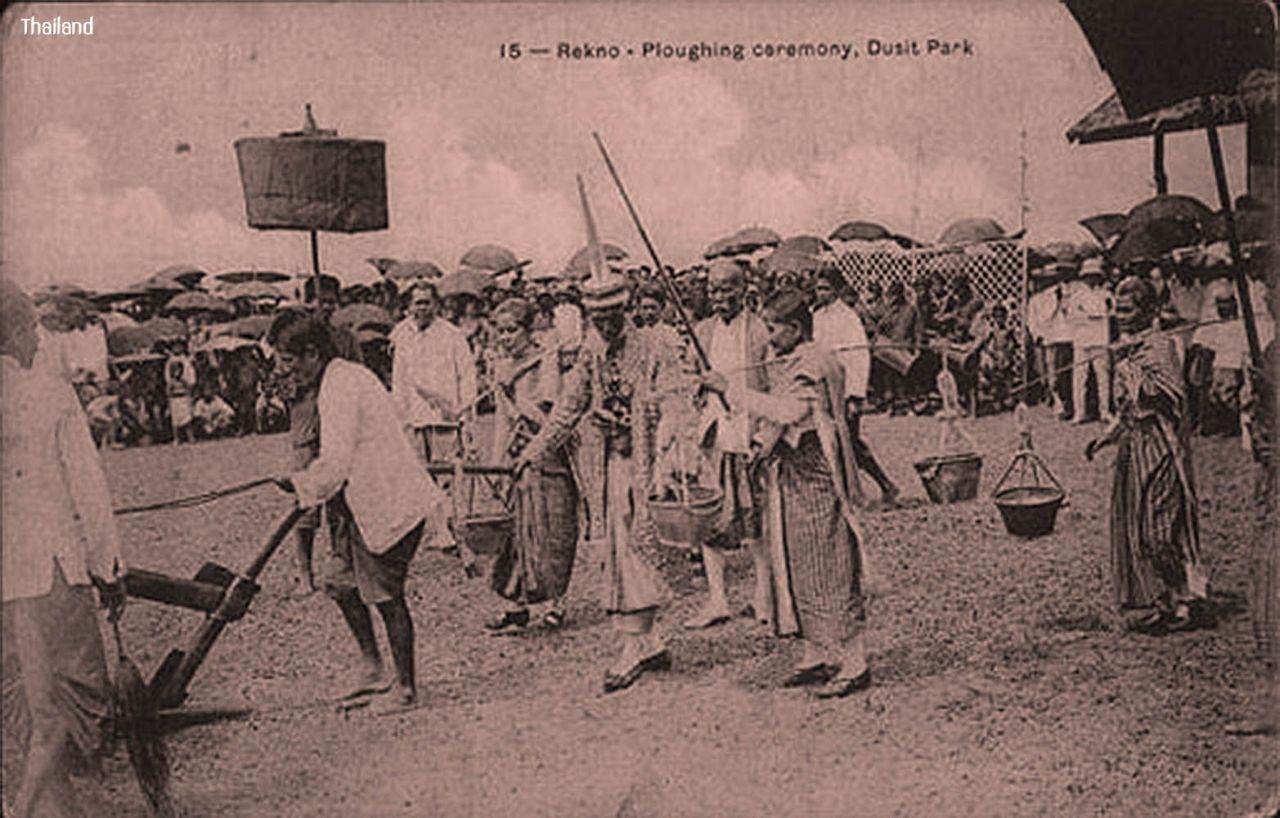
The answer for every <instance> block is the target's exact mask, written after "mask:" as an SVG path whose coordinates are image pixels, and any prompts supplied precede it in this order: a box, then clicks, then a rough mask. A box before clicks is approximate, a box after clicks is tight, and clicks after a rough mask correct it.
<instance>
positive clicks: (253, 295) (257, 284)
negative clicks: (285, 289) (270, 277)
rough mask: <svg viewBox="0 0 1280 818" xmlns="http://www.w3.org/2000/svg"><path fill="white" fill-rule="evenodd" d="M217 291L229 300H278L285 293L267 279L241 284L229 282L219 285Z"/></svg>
mask: <svg viewBox="0 0 1280 818" xmlns="http://www.w3.org/2000/svg"><path fill="white" fill-rule="evenodd" d="M217 292H218V295H220V296H222V297H223V298H225V299H227V300H229V301H238V300H240V299H242V298H248V299H251V300H256V299H259V298H274V299H276V300H277V301H278V300H281V299H283V298H284V293H282V292H280V291H279V290H277V289H276V288H275V287H273V286H271V285H270V284H268V283H266V282H265V281H245V282H242V283H240V284H228V285H227V286H226V287H219V288H218V291H217Z"/></svg>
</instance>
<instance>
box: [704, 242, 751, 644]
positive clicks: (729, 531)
mask: <svg viewBox="0 0 1280 818" xmlns="http://www.w3.org/2000/svg"><path fill="white" fill-rule="evenodd" d="M707 294H708V296H709V297H710V300H711V306H712V309H713V310H715V314H714V315H712V316H711V317H710V318H707V319H704V320H703V321H700V322H698V324H697V325H696V326H695V327H694V333H695V334H696V336H697V338H698V341H699V343H700V344H701V345H702V348H703V350H704V351H705V352H706V354H707V358H708V360H709V362H710V364H711V368H712V369H713V370H715V371H717V372H722V373H725V376H726V378H728V379H729V380H730V382H731V383H733V384H735V385H737V386H740V387H742V388H743V389H745V388H747V387H748V386H751V387H752V388H754V389H763V388H764V387H765V384H766V383H767V381H766V377H765V368H764V366H763V365H762V364H763V363H764V361H765V359H766V358H767V357H768V356H769V331H768V330H767V329H766V328H765V325H764V322H763V321H761V320H760V318H759V317H758V316H757V315H755V314H754V313H752V312H750V311H749V310H747V309H745V308H744V307H745V305H744V297H745V295H746V279H745V277H744V275H743V270H742V268H741V267H740V266H739V265H738V263H737V262H734V261H728V260H724V259H717V260H716V261H714V262H712V263H711V267H710V269H709V270H708V271H707ZM701 426H702V427H703V430H704V434H702V435H700V436H699V437H700V438H702V439H705V438H706V437H707V435H708V434H711V436H712V437H713V438H714V444H713V445H712V446H711V447H710V448H711V451H710V453H709V455H708V460H710V461H711V463H712V465H713V467H714V469H715V475H716V479H717V480H718V481H719V484H720V489H721V490H722V491H723V492H724V504H723V506H722V508H721V512H720V514H719V517H718V519H717V521H716V525H715V530H714V532H713V534H712V536H711V537H710V539H708V541H707V542H705V543H703V544H702V564H703V567H704V568H705V570H706V573H707V592H708V596H707V602H706V604H705V605H704V606H703V608H702V610H700V611H699V612H698V613H696V614H694V616H693V617H691V618H690V619H688V620H687V621H686V622H685V623H684V626H685V627H686V628H688V629H690V630H698V629H702V628H710V627H713V626H715V625H719V624H722V623H724V622H727V621H728V620H729V617H730V615H731V614H730V610H729V601H728V597H727V594H726V592H725V581H724V575H725V562H726V554H725V552H726V551H728V550H730V549H736V548H738V547H739V546H743V547H746V548H747V549H748V550H750V552H751V557H752V561H753V563H754V565H755V575H756V586H755V596H754V598H753V600H754V601H753V602H752V606H751V610H752V615H753V616H754V617H756V619H757V621H758V622H760V623H761V624H766V625H767V624H770V620H769V610H770V608H771V607H772V602H771V600H770V588H771V587H772V586H771V582H772V580H771V579H770V573H769V570H770V569H769V556H768V554H767V553H766V552H765V550H764V547H763V545H762V543H761V540H760V506H761V499H760V497H759V496H758V495H759V492H758V491H757V490H756V489H755V487H753V486H752V481H751V479H750V475H749V468H748V465H749V461H750V459H751V433H752V429H751V419H750V417H748V415H747V412H746V407H745V406H738V407H734V406H730V407H729V411H727V412H726V411H725V408H724V405H723V404H722V403H721V402H720V400H719V399H718V398H717V397H716V396H714V395H711V396H708V398H707V403H706V405H705V407H704V409H703V418H702V423H701ZM713 429H714V433H713V434H712V430H713Z"/></svg>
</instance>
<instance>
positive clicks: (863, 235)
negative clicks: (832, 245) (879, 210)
mask: <svg viewBox="0 0 1280 818" xmlns="http://www.w3.org/2000/svg"><path fill="white" fill-rule="evenodd" d="M892 237H893V234H892V233H890V232H889V231H888V229H887V228H885V227H882V226H881V225H878V224H876V223H875V222H856V221H855V222H845V223H844V224H842V225H840V226H839V227H837V228H836V229H835V230H832V231H831V235H830V236H827V238H829V239H831V240H832V241H880V240H881V239H888V238H892Z"/></svg>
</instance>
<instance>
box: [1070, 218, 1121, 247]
mask: <svg viewBox="0 0 1280 818" xmlns="http://www.w3.org/2000/svg"><path fill="white" fill-rule="evenodd" d="M1126 218H1127V217H1126V216H1125V215H1124V214H1123V213H1099V214H1098V215H1096V216H1090V217H1089V218H1087V219H1081V220H1080V226H1081V227H1083V228H1084V229H1085V230H1088V231H1089V232H1090V233H1092V234H1093V237H1094V238H1095V239H1097V240H1098V243H1099V244H1101V245H1102V246H1104V247H1105V246H1106V245H1107V242H1109V241H1110V240H1111V238H1112V237H1113V236H1118V235H1120V231H1122V230H1124V222H1125V219H1126Z"/></svg>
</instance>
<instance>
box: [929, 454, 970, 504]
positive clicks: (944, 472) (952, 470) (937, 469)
mask: <svg viewBox="0 0 1280 818" xmlns="http://www.w3.org/2000/svg"><path fill="white" fill-rule="evenodd" d="M915 467H916V473H917V474H919V475H920V482H922V483H924V490H925V491H926V492H927V493H928V495H929V499H930V500H932V501H933V502H935V503H961V502H964V501H965V500H972V499H973V498H974V497H977V496H978V479H979V477H981V475H982V456H981V455H977V454H951V455H942V456H935V457H926V458H924V459H923V460H917V461H916V463H915Z"/></svg>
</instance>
